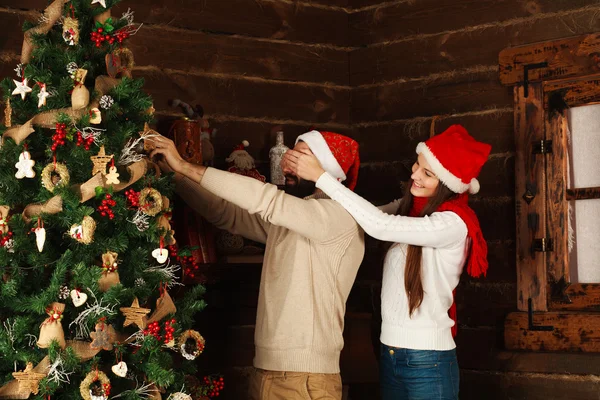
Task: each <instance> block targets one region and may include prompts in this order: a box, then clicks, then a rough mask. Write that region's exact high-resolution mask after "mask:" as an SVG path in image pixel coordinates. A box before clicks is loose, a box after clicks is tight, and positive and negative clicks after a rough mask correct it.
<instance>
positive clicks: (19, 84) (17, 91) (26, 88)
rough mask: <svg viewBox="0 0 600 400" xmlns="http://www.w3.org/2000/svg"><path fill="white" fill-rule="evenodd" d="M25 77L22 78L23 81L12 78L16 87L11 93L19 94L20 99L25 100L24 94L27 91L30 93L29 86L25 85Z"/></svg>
mask: <svg viewBox="0 0 600 400" xmlns="http://www.w3.org/2000/svg"><path fill="white" fill-rule="evenodd" d="M27 81H28V79H27V78H24V79H23V82H19V81H18V80H16V79H13V82H14V83H15V85H17V87H16V88H15V90H13V92H12V94H13V96H16V95H19V94H20V95H21V99H23V100H25V96H27V93H31V90H32V89H31V88H30V87H29V86H27Z"/></svg>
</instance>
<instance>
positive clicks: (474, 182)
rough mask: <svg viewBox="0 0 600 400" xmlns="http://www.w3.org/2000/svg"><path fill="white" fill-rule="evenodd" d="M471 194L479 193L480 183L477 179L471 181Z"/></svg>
mask: <svg viewBox="0 0 600 400" xmlns="http://www.w3.org/2000/svg"><path fill="white" fill-rule="evenodd" d="M469 192H470V193H471V194H475V193H477V192H479V181H478V180H477V179H475V178H473V179H471V183H470V184H469Z"/></svg>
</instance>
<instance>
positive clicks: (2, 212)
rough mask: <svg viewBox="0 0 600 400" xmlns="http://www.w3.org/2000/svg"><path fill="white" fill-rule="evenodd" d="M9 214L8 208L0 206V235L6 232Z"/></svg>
mask: <svg viewBox="0 0 600 400" xmlns="http://www.w3.org/2000/svg"><path fill="white" fill-rule="evenodd" d="M9 212H10V207H9V206H0V234H5V233H7V232H8V230H9V229H8V213H9Z"/></svg>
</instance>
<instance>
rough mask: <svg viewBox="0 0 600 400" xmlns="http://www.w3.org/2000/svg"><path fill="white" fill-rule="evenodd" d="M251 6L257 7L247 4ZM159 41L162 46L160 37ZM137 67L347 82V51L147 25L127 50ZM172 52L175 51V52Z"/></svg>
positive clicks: (344, 83) (307, 80) (279, 78)
mask: <svg viewBox="0 0 600 400" xmlns="http://www.w3.org/2000/svg"><path fill="white" fill-rule="evenodd" d="M247 4H255V3H254V2H247ZM157 37H160V43H157V41H156V38H157ZM128 47H129V48H130V49H131V50H132V51H133V54H134V56H135V61H136V65H139V66H143V65H154V66H157V67H160V68H170V69H177V70H180V71H185V72H207V73H211V74H226V75H242V76H248V77H261V78H267V79H277V80H291V81H305V82H317V83H324V82H332V83H336V84H340V85H347V84H348V57H347V53H346V51H344V50H335V49H332V48H328V47H322V48H318V49H317V48H312V47H308V46H305V45H302V44H296V43H272V42H266V41H257V40H255V39H252V38H245V37H231V36H224V35H212V34H207V33H204V32H195V31H181V30H170V29H165V28H164V27H160V26H149V27H146V26H144V27H143V28H142V29H141V30H140V31H139V33H138V34H137V35H135V36H133V37H132V38H131V41H130V45H129V46H128ZM169 49H173V51H170V50H169Z"/></svg>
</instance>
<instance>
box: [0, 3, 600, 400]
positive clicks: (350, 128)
mask: <svg viewBox="0 0 600 400" xmlns="http://www.w3.org/2000/svg"><path fill="white" fill-rule="evenodd" d="M45 5H46V1H45V0H4V1H3V2H2V5H0V24H2V26H4V27H5V29H4V32H5V34H4V35H2V37H1V38H0V76H2V77H4V76H13V71H12V70H13V68H14V67H15V65H16V64H17V62H18V58H19V53H20V49H21V43H22V33H21V25H22V23H23V21H24V20H25V19H26V18H36V16H37V15H38V14H37V12H38V11H39V10H42V9H43V8H44V6H45ZM128 7H130V8H131V9H132V10H134V11H135V16H136V21H138V22H143V23H144V27H143V28H142V30H141V31H140V32H139V33H138V35H136V36H135V37H134V38H133V39H132V40H131V45H130V47H131V49H132V50H133V52H134V54H135V57H136V68H135V75H136V76H138V77H144V78H145V79H146V86H145V88H146V90H147V91H148V92H149V93H150V94H151V95H152V96H153V97H154V99H155V108H156V110H157V116H158V117H159V120H160V121H163V122H164V121H168V120H169V119H170V118H172V117H174V116H175V115H177V113H178V110H174V109H172V108H169V106H168V100H170V99H173V98H179V99H181V100H183V101H186V102H189V103H190V104H201V105H202V106H203V107H204V109H205V111H206V114H207V116H208V117H209V120H210V122H211V125H212V127H215V128H217V129H218V130H219V133H218V135H217V138H216V140H215V147H216V152H217V159H218V160H221V161H222V160H223V159H224V158H225V157H226V156H227V155H228V154H229V152H230V151H231V149H232V147H233V146H234V145H236V144H238V143H239V142H240V141H241V140H243V139H246V140H248V141H250V143H251V146H250V148H249V151H250V152H251V153H252V154H253V155H254V156H255V157H256V159H257V161H258V164H259V166H260V167H261V168H262V169H263V172H266V168H265V167H266V161H267V154H268V149H269V147H270V146H271V145H272V144H273V141H274V138H273V135H272V131H273V129H274V128H275V127H277V126H282V127H283V130H284V132H285V133H286V142H287V144H288V145H291V144H292V143H293V139H294V138H295V137H296V135H298V134H300V133H302V132H304V131H306V130H307V129H309V128H311V127H316V128H319V129H328V130H334V131H338V132H343V133H347V134H349V135H350V136H353V137H354V138H355V139H357V140H358V141H359V142H360V145H361V158H362V161H363V165H362V167H361V172H360V176H359V177H360V179H359V184H358V187H357V191H358V192H359V193H360V194H361V195H364V196H365V197H366V198H367V199H369V200H371V201H373V202H375V203H383V202H386V201H390V200H392V199H394V198H397V197H398V196H399V195H400V193H401V183H402V182H403V181H404V180H406V179H407V178H408V171H409V169H408V168H409V167H410V165H411V164H412V162H413V160H414V158H415V154H414V149H415V145H416V144H417V143H418V142H419V141H422V140H424V139H427V138H428V137H429V136H430V135H431V134H432V133H439V132H441V131H442V130H443V129H445V128H446V127H448V126H449V125H451V124H453V123H461V124H463V125H464V126H465V127H466V128H467V129H468V130H469V132H471V134H472V135H473V136H474V137H475V138H477V139H480V140H483V141H487V142H488V143H491V144H492V147H493V149H492V155H491V156H490V160H489V162H488V163H487V164H486V166H485V167H484V169H483V171H482V173H481V177H480V182H481V192H480V193H481V194H479V195H477V196H474V197H473V199H472V201H471V204H472V206H473V208H474V209H475V210H476V212H477V213H478V215H479V216H480V219H481V225H482V228H483V230H484V234H485V237H486V239H487V241H488V247H489V262H490V270H489V273H488V277H487V278H486V279H483V280H473V279H469V278H467V277H464V279H463V281H462V283H461V286H460V287H459V290H458V295H457V302H458V313H459V314H458V315H459V325H460V333H459V336H458V338H457V342H458V349H459V358H460V359H459V361H460V364H461V368H462V377H461V379H462V380H461V392H462V393H461V399H475V398H477V399H480V398H482V397H481V393H482V392H484V391H485V393H486V395H485V398H489V399H505V398H515V399H517V398H518V399H525V398H526V399H542V398H544V399H545V398H548V397H551V398H553V399H572V398H581V399H584V398H596V397H594V396H597V390H598V381H599V378H598V376H596V375H597V374H598V372H597V371H598V366H599V365H600V361H599V359H598V357H595V356H590V355H586V356H578V355H554V356H548V355H543V354H523V355H515V354H512V353H507V352H503V351H502V347H503V343H502V327H503V322H504V317H505V315H506V314H507V313H508V312H509V311H512V310H514V309H515V308H516V271H515V257H516V254H515V223H514V215H515V210H514V183H515V175H514V174H515V172H514V150H515V146H514V133H513V96H512V91H511V89H510V88H506V87H503V86H502V85H501V84H500V83H499V80H498V53H499V52H500V51H501V50H502V49H504V48H506V47H508V46H515V45H520V44H526V43H531V42H536V41H542V40H550V39H557V38H562V37H567V36H572V35H577V34H582V33H591V32H594V31H596V30H597V29H598V28H597V27H598V16H600V12H599V11H600V5H599V4H598V3H597V1H595V0H479V1H476V2H473V1H471V0H418V1H414V0H388V1H384V0H294V1H292V0H203V1H192V0H169V1H167V0H153V1H152V2H146V1H142V0H129V1H123V4H122V5H120V6H118V7H116V9H115V10H114V12H113V15H117V16H118V15H120V14H121V13H122V12H124V11H126V10H127V8H128ZM159 125H160V123H159ZM164 126H168V124H167V125H164ZM221 164H222V163H221ZM213 272H215V271H214V270H213ZM216 275H217V276H218V278H219V281H218V283H215V284H213V285H211V286H210V287H209V292H208V294H207V301H208V303H209V308H207V310H206V311H205V312H203V313H202V314H201V317H200V320H199V322H198V324H199V326H198V329H200V330H201V331H202V332H203V333H204V334H205V337H206V338H207V349H206V351H205V353H204V354H203V357H201V359H200V360H199V362H200V364H201V367H202V368H205V369H206V370H207V371H216V372H223V373H225V374H226V379H227V382H228V386H227V388H226V390H225V392H224V393H223V398H224V399H243V398H245V397H244V395H243V393H244V392H245V384H244V379H245V378H246V377H247V376H248V374H249V372H250V370H251V368H250V366H251V364H252V357H253V332H254V318H255V313H256V301H257V288H258V282H259V279H260V267H257V266H246V267H245V268H240V267H239V266H221V267H219V269H218V271H217V273H216ZM380 286H381V260H380V258H379V254H378V244H377V243H375V242H374V241H372V240H370V241H368V252H367V256H366V258H365V261H364V263H363V266H362V267H361V270H360V272H359V276H358V278H357V282H356V284H355V286H354V288H353V290H352V293H351V296H350V299H349V301H348V307H347V317H346V329H345V339H346V345H345V349H344V352H343V354H342V365H341V367H342V375H343V379H344V383H345V386H346V387H345V398H347V399H352V400H358V399H373V398H377V392H378V383H377V380H378V378H377V375H378V372H377V362H376V359H375V355H374V354H375V352H374V350H373V349H374V344H375V345H376V343H378V336H377V332H378V324H377V316H378V315H379V305H378V302H379V292H380ZM578 357H579V358H578ZM581 357H584V358H581ZM594 371H596V372H594ZM570 374H576V376H573V375H570Z"/></svg>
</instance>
